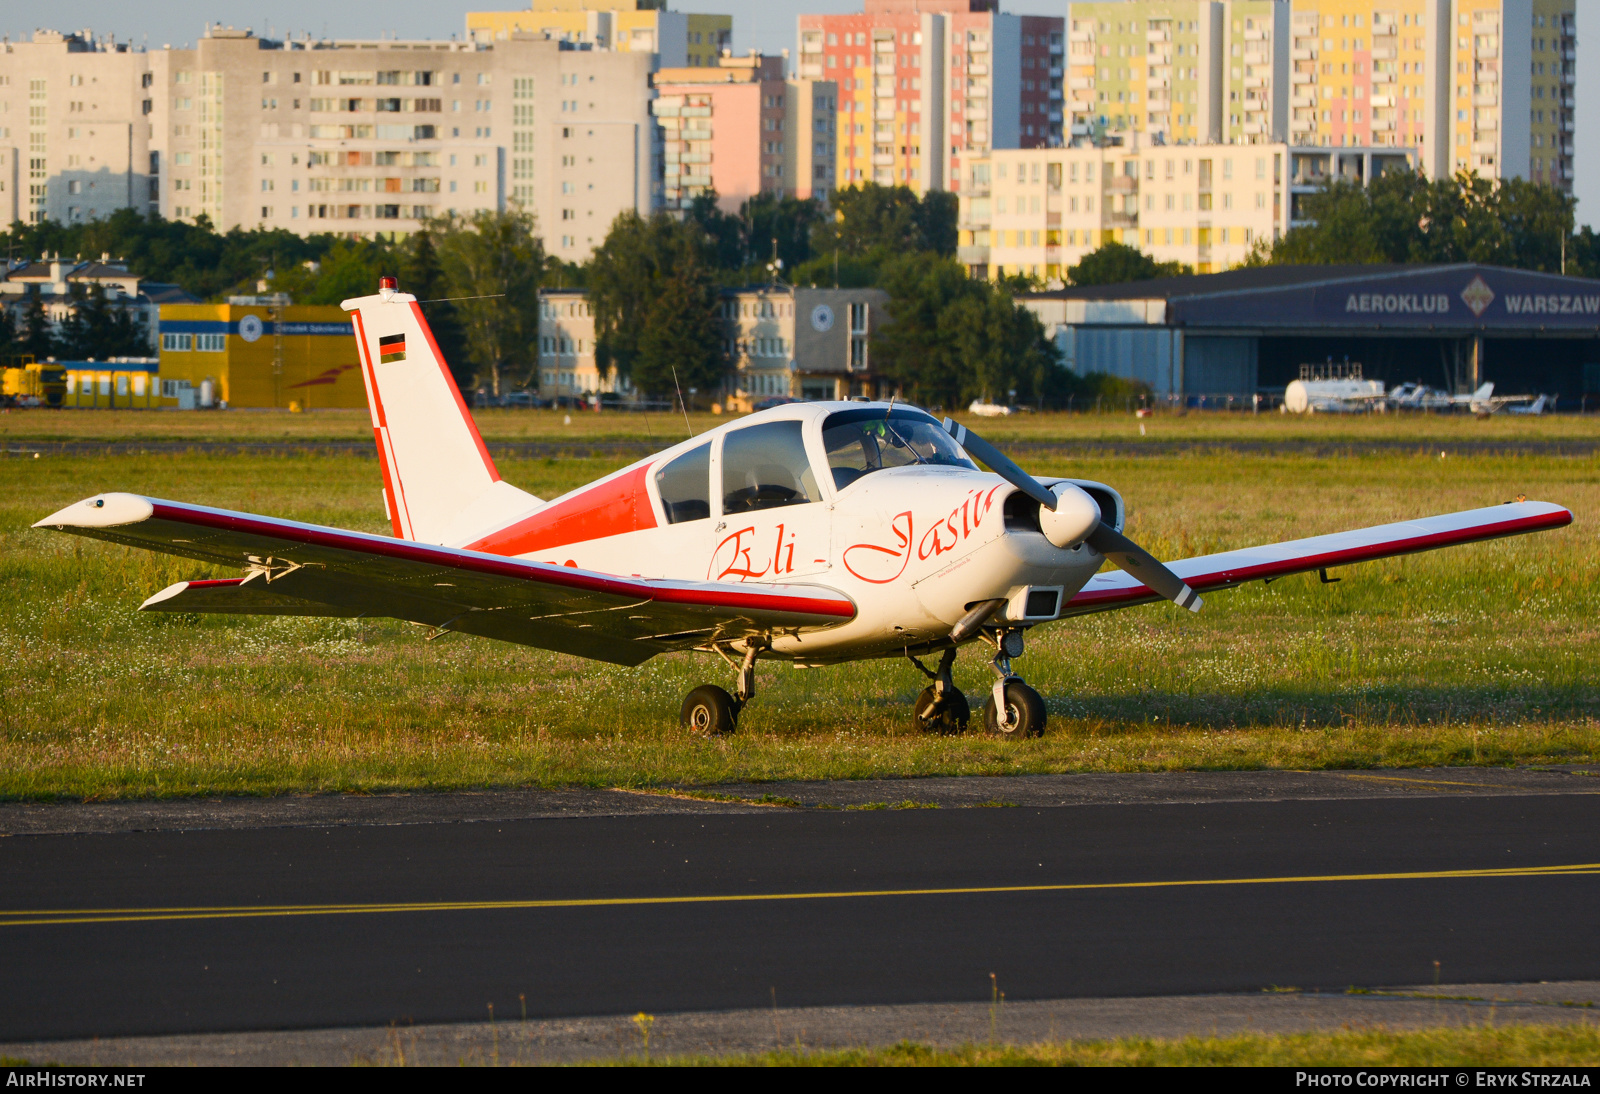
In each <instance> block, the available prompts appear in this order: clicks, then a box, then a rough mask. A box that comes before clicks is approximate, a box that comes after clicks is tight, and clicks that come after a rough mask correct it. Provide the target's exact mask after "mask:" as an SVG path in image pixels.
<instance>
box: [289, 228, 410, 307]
mask: <svg viewBox="0 0 1600 1094" xmlns="http://www.w3.org/2000/svg"><path fill="white" fill-rule="evenodd" d="M320 266H321V268H320V270H319V271H318V272H317V274H316V276H315V280H313V281H312V283H311V284H310V285H309V286H308V289H309V291H305V292H304V295H303V296H297V297H296V301H295V302H296V303H300V304H337V303H340V302H341V301H344V300H349V299H350V298H351V297H355V296H371V295H372V294H373V293H375V292H377V291H378V278H380V277H382V276H383V275H384V274H385V273H388V272H390V271H391V270H393V269H394V268H395V266H394V259H393V258H392V257H391V256H390V255H389V254H387V253H386V252H385V250H384V248H382V247H380V246H379V245H378V244H376V243H372V242H369V241H367V240H349V239H341V240H339V241H338V242H337V243H335V244H334V245H333V246H332V247H331V248H329V250H328V253H327V254H325V255H324V256H323V257H322V261H321V264H320Z"/></svg>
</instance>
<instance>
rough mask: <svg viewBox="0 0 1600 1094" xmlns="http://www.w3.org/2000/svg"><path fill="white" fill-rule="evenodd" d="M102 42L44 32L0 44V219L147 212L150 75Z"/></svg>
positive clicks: (135, 59)
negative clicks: (132, 211)
mask: <svg viewBox="0 0 1600 1094" xmlns="http://www.w3.org/2000/svg"><path fill="white" fill-rule="evenodd" d="M147 62H148V55H147V54H145V53H141V52H139V51H137V50H135V49H133V48H132V47H131V46H130V45H129V44H128V43H126V42H117V41H115V40H114V39H111V38H105V39H98V40H90V39H87V38H80V37H77V36H72V35H64V34H60V33H57V32H56V31H51V30H41V31H35V32H34V35H33V40H32V41H29V42H6V43H0V217H4V219H5V223H7V224H10V223H12V222H13V221H18V220H20V221H23V222H24V223H29V224H37V223H39V222H40V221H42V220H45V219H50V220H59V221H68V220H87V219H89V218H92V217H105V216H110V215H111V214H112V213H113V212H115V211H116V210H118V209H125V208H134V209H138V210H139V211H140V212H149V211H155V210H157V209H158V208H159V205H158V204H157V202H158V200H159V193H158V192H157V190H156V188H155V186H154V183H153V180H152V175H151V168H152V164H153V163H154V159H153V158H152V155H151V153H152V151H153V150H154V149H157V148H159V146H160V145H159V142H158V141H156V140H155V135H154V129H153V126H152V114H151V111H152V110H153V108H154V99H155V91H154V88H153V86H152V84H153V80H154V75H153V73H152V72H151V71H150V69H149V66H148V63H147Z"/></svg>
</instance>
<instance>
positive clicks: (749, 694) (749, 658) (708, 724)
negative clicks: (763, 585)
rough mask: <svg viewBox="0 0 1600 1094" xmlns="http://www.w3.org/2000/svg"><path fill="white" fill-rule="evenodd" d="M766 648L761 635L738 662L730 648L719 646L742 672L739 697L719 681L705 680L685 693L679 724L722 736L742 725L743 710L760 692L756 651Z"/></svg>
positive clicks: (699, 731) (729, 660) (712, 735)
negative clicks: (729, 650)
mask: <svg viewBox="0 0 1600 1094" xmlns="http://www.w3.org/2000/svg"><path fill="white" fill-rule="evenodd" d="M764 648H765V643H763V642H762V641H760V640H759V639H751V640H750V642H749V644H748V645H747V646H746V647H745V651H744V660H743V661H739V662H735V661H734V660H733V658H731V657H729V656H728V653H727V651H726V650H724V649H723V648H722V647H721V646H716V647H714V649H715V650H716V653H717V656H719V657H721V658H722V659H723V660H724V661H726V662H727V663H728V664H729V665H730V666H731V667H732V668H733V669H734V670H735V671H736V672H737V673H738V674H739V677H738V679H739V683H738V689H739V697H738V698H737V699H735V698H734V697H733V696H732V695H729V694H728V693H727V691H725V690H724V689H722V688H719V687H717V685H715V684H701V685H700V686H699V687H697V688H695V689H694V690H693V691H691V692H690V693H689V694H688V695H687V696H685V697H684V700H683V707H682V709H681V710H679V711H678V724H679V725H681V726H683V727H684V728H685V729H692V730H694V731H695V732H697V733H703V734H705V735H706V736H708V737H721V736H723V735H725V734H728V733H732V732H733V731H734V730H736V729H738V728H739V712H740V711H741V710H743V709H744V705H745V704H746V703H748V702H749V701H750V700H751V699H752V698H754V696H755V693H756V654H758V653H759V652H761V650H762V649H764Z"/></svg>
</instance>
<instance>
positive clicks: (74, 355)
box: [56, 284, 150, 361]
mask: <svg viewBox="0 0 1600 1094" xmlns="http://www.w3.org/2000/svg"><path fill="white" fill-rule="evenodd" d="M56 352H57V355H58V356H61V357H65V358H67V359H69V360H74V361H83V360H88V359H93V360H97V361H104V360H106V359H107V358H109V357H143V356H145V355H147V354H148V353H149V352H150V341H149V338H148V337H147V335H146V332H145V329H144V323H143V322H142V321H140V320H138V319H135V318H134V315H133V312H132V311H131V310H130V309H129V308H127V307H124V306H123V305H122V304H121V303H119V302H117V301H114V300H112V299H111V298H110V297H109V296H107V295H106V290H105V289H104V288H102V287H100V286H97V285H92V284H90V285H84V284H74V285H73V286H72V303H71V310H70V311H69V312H68V315H67V318H66V319H65V320H63V321H62V322H61V323H60V324H59V326H58V329H57V331H56Z"/></svg>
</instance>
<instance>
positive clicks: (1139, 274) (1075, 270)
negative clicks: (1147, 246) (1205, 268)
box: [1067, 242, 1194, 285]
mask: <svg viewBox="0 0 1600 1094" xmlns="http://www.w3.org/2000/svg"><path fill="white" fill-rule="evenodd" d="M1193 272H1194V270H1193V269H1192V268H1190V267H1188V266H1185V265H1184V264H1183V263H1181V262H1157V261H1156V260H1155V259H1153V258H1151V257H1150V256H1149V255H1147V254H1145V253H1144V252H1143V251H1141V250H1139V248H1137V247H1130V246H1128V245H1127V244H1126V243H1115V242H1113V243H1102V244H1101V245H1100V246H1099V247H1097V248H1096V249H1095V250H1092V251H1090V252H1089V253H1088V254H1086V255H1084V256H1083V259H1082V261H1080V262H1079V263H1078V264H1077V265H1076V266H1068V267H1067V279H1068V280H1069V281H1071V282H1072V284H1074V285H1120V284H1122V283H1124V282H1127V281H1149V280H1151V279H1153V278H1157V277H1177V276H1179V275H1181V274H1187V273H1193Z"/></svg>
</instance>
